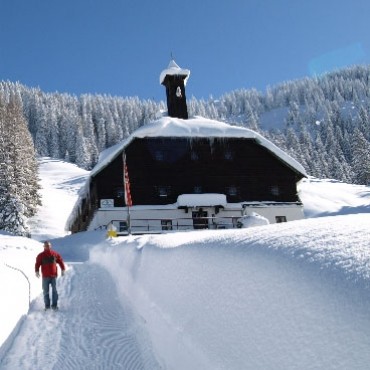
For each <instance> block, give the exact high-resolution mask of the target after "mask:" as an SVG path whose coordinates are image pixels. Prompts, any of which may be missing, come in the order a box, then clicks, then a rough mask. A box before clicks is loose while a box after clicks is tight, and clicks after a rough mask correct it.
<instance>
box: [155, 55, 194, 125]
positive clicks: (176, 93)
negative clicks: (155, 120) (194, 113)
mask: <svg viewBox="0 0 370 370" xmlns="http://www.w3.org/2000/svg"><path fill="white" fill-rule="evenodd" d="M189 76H190V71H189V70H188V69H183V68H180V67H179V66H178V65H177V64H176V62H175V61H174V60H173V59H172V60H171V61H170V63H169V65H168V67H167V68H166V69H165V70H163V71H162V73H161V75H160V77H159V82H160V84H161V85H164V86H165V87H166V96H167V108H168V115H169V116H170V117H175V118H183V119H188V108H187V105H186V95H185V85H186V82H187V80H188V78H189Z"/></svg>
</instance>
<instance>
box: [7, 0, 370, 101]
mask: <svg viewBox="0 0 370 370" xmlns="http://www.w3.org/2000/svg"><path fill="white" fill-rule="evenodd" d="M369 15H370V1H369V0H353V1H348V0H346V1H344V0H228V1H226V0H187V1H179V0H104V1H103V0H90V1H88V0H0V32H1V43H0V80H10V81H12V82H15V81H19V82H21V83H23V84H25V85H26V86H29V87H37V86H39V87H40V88H41V89H42V90H43V91H47V92H54V91H59V92H67V93H71V94H76V95H80V94H82V93H92V94H95V93H98V94H109V95H118V96H138V97H139V98H140V99H151V98H152V99H155V100H156V101H159V100H164V99H165V91H164V88H163V86H161V85H160V84H159V75H160V72H161V71H162V70H163V69H165V68H166V67H167V66H168V63H169V61H170V58H171V53H172V55H173V57H174V59H175V61H176V63H177V64H178V65H179V66H180V67H182V68H187V69H190V71H191V75H190V79H189V81H188V85H187V96H188V97H191V96H195V97H196V98H198V99H200V98H205V99H206V98H208V97H209V96H210V95H212V96H213V97H219V96H220V95H222V94H223V93H226V92H230V91H232V90H234V89H239V88H246V89H249V88H253V87H254V88H256V89H258V90H261V91H264V90H265V88H266V87H267V86H268V85H276V84H278V83H281V82H284V81H287V80H291V79H297V78H302V77H305V76H312V75H314V74H320V73H322V72H326V71H330V70H333V69H336V68H340V67H344V66H350V65H352V64H364V63H369V62H370V21H369Z"/></svg>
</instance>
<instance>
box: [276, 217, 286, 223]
mask: <svg viewBox="0 0 370 370" xmlns="http://www.w3.org/2000/svg"><path fill="white" fill-rule="evenodd" d="M275 220H276V223H277V224H279V223H281V222H286V216H276V217H275Z"/></svg>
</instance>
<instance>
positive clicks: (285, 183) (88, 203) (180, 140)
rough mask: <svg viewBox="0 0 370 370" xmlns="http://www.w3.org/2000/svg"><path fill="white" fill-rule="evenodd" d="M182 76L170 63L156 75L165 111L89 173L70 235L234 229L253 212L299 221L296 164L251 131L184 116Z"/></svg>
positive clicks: (299, 170)
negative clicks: (96, 231) (163, 90)
mask: <svg viewBox="0 0 370 370" xmlns="http://www.w3.org/2000/svg"><path fill="white" fill-rule="evenodd" d="M188 76H189V71H187V70H182V69H180V68H179V67H178V66H177V65H176V64H175V63H174V62H171V63H170V65H169V67H168V69H166V70H165V71H164V72H162V74H161V77H160V82H161V83H163V84H164V85H165V86H166V93H167V104H168V108H169V113H170V112H171V114H169V116H167V117H163V118H161V119H159V120H157V121H155V122H153V123H150V124H148V125H146V126H143V127H141V128H140V129H138V130H137V131H135V132H133V133H132V134H131V136H130V137H128V138H127V139H126V140H125V141H123V142H122V143H121V144H120V145H118V146H116V148H115V150H113V151H111V152H110V153H109V154H108V155H107V156H106V157H105V158H104V159H103V160H102V161H101V162H99V163H98V164H97V166H96V167H95V168H94V169H93V170H92V171H91V174H90V177H89V179H88V181H87V183H86V186H85V191H84V192H83V193H82V195H81V196H80V199H79V200H78V202H77V204H76V206H75V209H74V211H73V213H72V215H71V216H70V219H69V228H70V230H71V231H72V232H78V231H83V230H94V229H99V228H111V229H114V230H116V231H117V232H118V234H127V233H156V232H163V231H169V230H189V229H199V228H202V229H204V228H235V227H238V225H240V224H239V223H238V220H239V218H241V217H243V216H245V215H248V214H252V213H253V212H254V213H258V214H259V215H261V216H263V217H265V218H266V219H267V220H268V221H269V222H270V223H275V222H283V221H291V220H296V219H300V218H303V208H302V204H301V202H300V199H299V197H298V194H297V183H298V182H299V181H300V180H301V179H302V178H303V177H305V176H306V174H305V171H304V169H303V167H302V166H301V165H300V164H299V163H298V162H296V161H295V160H294V159H292V158H291V157H289V156H288V155H287V154H286V153H284V152H283V151H281V150H280V149H279V148H277V147H276V146H275V145H274V144H272V143H271V142H269V141H268V140H266V139H265V138H264V137H262V136H261V135H259V134H258V133H256V132H254V131H252V130H249V129H246V128H243V127H238V126H232V125H228V124H226V123H223V122H218V121H213V120H209V119H205V118H194V119H187V118H188V113H187V108H186V99H185V82H186V79H187V77H188ZM177 103H178V104H177Z"/></svg>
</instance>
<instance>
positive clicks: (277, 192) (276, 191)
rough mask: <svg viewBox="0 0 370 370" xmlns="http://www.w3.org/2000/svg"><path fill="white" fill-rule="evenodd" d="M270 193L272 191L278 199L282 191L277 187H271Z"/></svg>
mask: <svg viewBox="0 0 370 370" xmlns="http://www.w3.org/2000/svg"><path fill="white" fill-rule="evenodd" d="M270 191H271V194H272V195H273V196H275V197H278V196H279V195H280V189H279V187H278V186H277V185H275V186H271V189H270Z"/></svg>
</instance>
